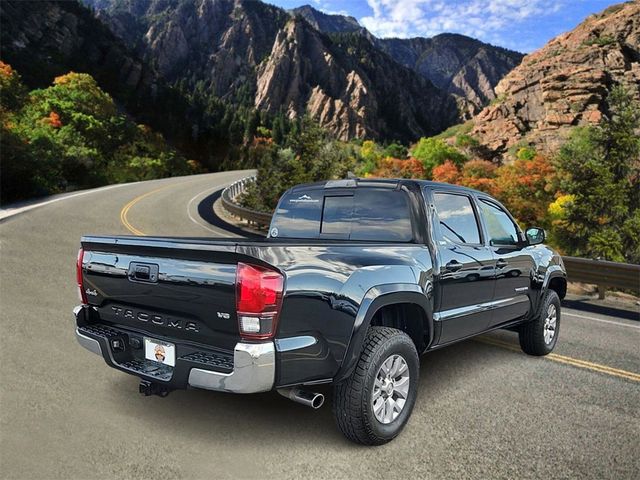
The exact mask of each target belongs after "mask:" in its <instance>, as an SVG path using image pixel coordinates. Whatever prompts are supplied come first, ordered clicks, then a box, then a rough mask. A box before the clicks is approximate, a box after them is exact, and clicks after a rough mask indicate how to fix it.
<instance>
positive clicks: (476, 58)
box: [378, 33, 523, 115]
mask: <svg viewBox="0 0 640 480" xmlns="http://www.w3.org/2000/svg"><path fill="white" fill-rule="evenodd" d="M378 45H379V47H380V48H381V49H382V50H383V51H385V52H386V53H388V54H389V55H390V56H391V57H392V58H393V59H394V60H396V61H397V62H398V63H400V64H402V65H405V66H407V67H409V68H411V69H413V70H415V71H416V72H418V73H419V74H420V75H422V76H423V77H425V78H428V79H429V80H431V82H433V84H434V85H436V86H437V87H439V88H441V89H442V90H444V91H445V92H447V93H450V94H454V95H456V96H458V97H459V98H461V99H463V102H462V105H463V106H464V112H465V113H466V114H467V115H472V114H474V113H477V112H478V111H480V109H481V108H482V107H483V106H485V105H486V104H487V103H489V102H490V101H491V100H493V99H494V98H495V93H494V87H495V86H496V85H497V84H498V82H499V81H500V80H501V79H502V77H504V76H505V75H506V74H507V73H509V72H510V71H511V70H512V69H513V68H514V67H515V66H517V65H518V64H519V63H520V62H521V61H522V57H523V55H522V54H521V53H518V52H514V51H512V50H507V49H506V48H501V47H495V46H493V45H489V44H487V43H483V42H481V41H479V40H476V39H474V38H469V37H466V36H464V35H458V34H451V33H444V34H441V35H436V36H435V37H433V38H421V37H416V38H408V39H402V38H384V39H380V40H379V42H378Z"/></svg>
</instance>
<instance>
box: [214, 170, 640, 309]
mask: <svg viewBox="0 0 640 480" xmlns="http://www.w3.org/2000/svg"><path fill="white" fill-rule="evenodd" d="M254 180H255V177H247V178H243V179H242V180H239V181H237V182H235V183H233V184H231V185H229V186H228V187H227V188H225V189H224V191H223V192H222V205H223V207H224V208H225V209H226V210H227V211H228V212H229V213H231V214H232V215H235V216H236V217H240V218H241V219H244V220H246V221H248V222H249V223H251V224H254V225H257V226H258V227H268V225H269V224H270V223H271V216H272V214H270V213H265V212H259V211H257V210H252V209H250V208H245V207H243V206H241V205H239V204H238V203H236V198H237V197H238V195H240V194H241V193H242V192H244V189H245V188H246V185H247V184H248V183H249V182H253V181H254ZM562 260H563V261H564V265H565V267H566V269H567V279H568V280H569V281H570V282H580V283H588V284H590V285H597V286H598V292H599V295H600V298H604V292H605V291H606V289H607V288H620V289H624V290H631V291H634V292H638V293H640V265H633V264H629V263H619V262H609V261H606V260H591V259H588V258H578V257H562Z"/></svg>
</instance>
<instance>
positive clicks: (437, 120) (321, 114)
mask: <svg viewBox="0 0 640 480" xmlns="http://www.w3.org/2000/svg"><path fill="white" fill-rule="evenodd" d="M398 85H402V86H403V88H398ZM255 102H256V107H257V108H259V109H261V110H267V111H270V112H272V113H275V112H276V111H278V110H279V109H281V108H284V109H285V110H286V113H287V114H288V115H289V116H290V117H294V116H299V115H301V114H302V113H303V112H305V111H306V112H308V113H310V114H311V116H312V117H314V118H316V119H317V120H319V122H320V123H321V124H322V125H324V126H325V127H327V128H329V129H330V130H332V131H333V132H334V133H335V134H336V135H337V136H338V137H339V138H342V139H345V140H346V139H349V138H354V137H359V138H362V137H370V138H391V139H398V140H403V141H410V140H412V139H416V138H418V137H420V136H423V135H431V134H434V133H437V132H439V131H442V130H443V129H444V128H446V127H447V126H448V125H451V123H452V122H455V120H456V118H457V108H456V103H455V101H454V99H453V98H452V97H450V96H448V95H446V94H445V93H444V92H442V91H441V90H439V89H438V88H436V87H435V86H434V85H433V84H432V83H431V82H429V81H428V80H426V79H424V78H422V77H420V76H419V75H417V74H416V73H415V72H413V71H412V70H410V69H408V68H405V67H402V66H401V65H399V64H397V63H396V62H395V61H393V59H391V58H390V57H389V56H388V55H386V54H385V53H383V52H381V51H380V50H378V49H377V48H375V47H374V46H373V45H372V44H371V43H370V42H369V41H368V40H367V39H366V38H364V37H361V36H359V35H355V36H351V37H344V36H341V37H337V38H332V39H330V38H328V37H327V36H325V35H323V34H322V33H320V32H319V31H318V30H316V29H314V28H312V27H311V26H310V25H309V24H308V23H307V22H306V21H304V20H302V19H300V18H298V17H296V18H292V19H291V20H289V21H288V22H287V24H286V26H285V28H284V29H282V30H280V31H279V32H278V34H277V36H276V38H275V41H274V43H273V48H272V49H271V52H270V54H269V56H268V57H267V58H266V59H265V61H264V62H262V63H261V64H260V65H259V67H258V69H257V94H256V99H255Z"/></svg>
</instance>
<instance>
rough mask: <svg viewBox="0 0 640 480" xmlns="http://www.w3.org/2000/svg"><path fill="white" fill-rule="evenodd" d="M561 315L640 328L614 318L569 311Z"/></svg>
mask: <svg viewBox="0 0 640 480" xmlns="http://www.w3.org/2000/svg"><path fill="white" fill-rule="evenodd" d="M561 315H567V316H569V317H576V318H583V319H585V320H593V321H594V322H602V323H610V324H612V325H618V326H620V327H629V328H635V329H640V325H629V324H628V323H622V322H614V321H613V320H605V319H604V318H596V317H588V316H586V315H576V314H575V313H569V312H561Z"/></svg>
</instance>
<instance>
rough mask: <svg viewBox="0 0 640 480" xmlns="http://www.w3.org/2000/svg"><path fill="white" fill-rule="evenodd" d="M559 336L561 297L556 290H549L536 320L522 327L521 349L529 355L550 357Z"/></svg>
mask: <svg viewBox="0 0 640 480" xmlns="http://www.w3.org/2000/svg"><path fill="white" fill-rule="evenodd" d="M559 334H560V297H558V294H557V293H556V292H555V291H554V290H547V292H546V293H545V294H544V297H542V302H541V303H540V309H539V310H538V313H537V314H536V316H535V318H534V319H533V320H531V321H530V322H527V323H525V324H524V325H522V326H521V327H520V330H519V332H518V338H519V339H520V348H522V351H523V352H524V353H526V354H529V355H536V356H542V355H548V354H549V353H551V352H552V351H553V349H554V347H555V346H556V343H557V342H558V336H559Z"/></svg>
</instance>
